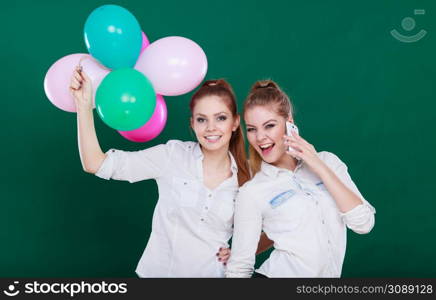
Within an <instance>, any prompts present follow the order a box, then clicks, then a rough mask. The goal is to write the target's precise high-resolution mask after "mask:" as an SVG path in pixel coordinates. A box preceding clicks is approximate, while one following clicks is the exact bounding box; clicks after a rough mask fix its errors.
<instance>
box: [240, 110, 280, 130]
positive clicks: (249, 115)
mask: <svg viewBox="0 0 436 300" xmlns="http://www.w3.org/2000/svg"><path fill="white" fill-rule="evenodd" d="M280 118H282V116H280V115H279V114H278V113H277V112H276V110H275V109H274V107H273V105H257V106H254V107H251V108H249V109H247V110H246V111H245V114H244V119H245V122H246V123H248V124H250V125H256V124H263V123H264V122H265V121H267V120H270V119H274V120H278V119H280Z"/></svg>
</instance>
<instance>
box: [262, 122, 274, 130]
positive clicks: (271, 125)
mask: <svg viewBox="0 0 436 300" xmlns="http://www.w3.org/2000/svg"><path fill="white" fill-rule="evenodd" d="M274 126H276V124H272V123H270V124H266V125H265V128H266V129H270V128H273V127H274Z"/></svg>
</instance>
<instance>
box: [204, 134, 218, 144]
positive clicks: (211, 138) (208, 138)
mask: <svg viewBox="0 0 436 300" xmlns="http://www.w3.org/2000/svg"><path fill="white" fill-rule="evenodd" d="M204 138H205V140H206V141H208V142H209V143H216V142H217V141H218V140H219V139H220V138H221V135H208V136H205V137H204Z"/></svg>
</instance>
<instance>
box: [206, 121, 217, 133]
mask: <svg viewBox="0 0 436 300" xmlns="http://www.w3.org/2000/svg"><path fill="white" fill-rule="evenodd" d="M214 129H215V122H214V121H209V122H207V124H206V131H213V130H214Z"/></svg>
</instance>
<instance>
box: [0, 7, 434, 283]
mask: <svg viewBox="0 0 436 300" xmlns="http://www.w3.org/2000/svg"><path fill="white" fill-rule="evenodd" d="M109 3H113V4H119V5H121V6H124V7H125V8H127V9H128V10H129V11H130V12H132V13H133V14H134V15H135V16H136V18H137V19H138V21H139V23H140V24H141V27H142V29H143V31H144V32H145V33H146V34H147V36H148V37H149V39H150V41H155V40H157V39H159V38H162V37H165V36H171V35H179V36H184V37H187V38H190V39H192V40H194V41H196V42H197V43H198V44H199V45H200V46H201V47H202V48H203V50H204V51H205V53H206V55H207V57H208V62H209V69H208V73H207V76H206V78H207V79H210V78H217V77H224V78H226V79H228V80H229V81H230V82H231V84H232V85H233V86H234V88H235V91H236V93H237V96H238V99H239V104H242V102H243V100H244V97H245V96H246V94H247V92H248V90H249V88H250V86H251V85H252V83H253V82H254V81H256V80H258V79H262V78H272V79H274V80H276V81H277V82H278V83H279V84H280V85H281V86H282V87H283V88H284V89H285V90H286V91H287V92H288V93H289V95H290V96H291V98H292V100H293V103H294V106H295V109H296V116H295V117H296V122H297V124H298V125H299V128H300V133H301V135H302V136H303V137H304V138H306V139H307V140H308V141H309V142H311V143H312V144H314V145H315V147H316V148H317V150H318V151H321V150H327V151H331V152H333V153H336V154H337V155H338V156H339V157H340V158H341V159H342V160H343V161H345V162H346V163H347V165H348V166H349V171H350V174H351V175H352V177H353V179H354V181H355V182H356V184H357V185H358V187H359V189H360V190H361V192H362V194H363V195H364V196H365V197H366V198H367V199H368V200H369V201H370V202H371V203H372V204H373V205H374V206H375V207H376V209H377V214H376V225H375V227H374V229H373V230H372V232H371V233H370V234H368V235H364V236H360V235H357V234H355V233H353V232H350V231H349V232H348V247H347V253H346V258H345V262H344V267H343V276H344V277H409V276H410V277H435V276H436V259H434V253H435V252H436V240H435V231H436V230H435V229H436V225H435V221H434V216H435V213H436V197H435V194H436V184H435V182H434V181H435V175H434V174H435V167H436V157H435V146H436V143H435V134H434V132H435V129H436V125H435V124H436V123H435V122H434V120H435V117H434V116H435V108H436V104H435V101H436V84H435V79H436V59H435V54H436V51H435V50H436V47H435V46H436V40H435V33H436V27H435V25H436V23H435V20H436V18H435V12H436V2H435V1H434V0H428V1H411V0H409V1H399V0H393V1H376V0H373V1H361V0H359V1H326V0H318V1H272V0H270V1H235V0H233V1H227V0H226V1H207V2H205V1H176V0H171V1H164V0H161V1H154V2H152V1H112V2H107V1H96V0H94V1H69V0H68V1H66V0H58V1H7V2H5V3H3V4H2V8H1V12H0V14H1V15H0V19H1V21H0V22H1V23H2V26H1V28H2V33H1V66H2V73H1V75H0V76H1V82H2V89H3V93H2V97H1V101H2V105H1V111H0V114H1V128H2V130H1V131H0V141H1V147H0V154H1V161H2V172H0V176H1V177H0V183H1V189H0V243H1V244H0V245H1V246H0V276H2V277H10V276H14V277H15V276H18V277H23V276H41V277H42V276H53V277H57V276H58V277H75V276H87V277H100V276H102V277H103V276H104V277H112V276H113V277H135V276H136V275H135V273H134V269H135V267H136V264H137V262H138V260H139V258H140V256H141V254H142V251H143V250H144V248H145V245H146V242H147V240H148V237H149V234H150V226H151V217H152V213H153V209H154V206H155V203H156V200H157V198H158V194H157V188H156V185H155V182H154V181H143V182H139V183H136V184H129V183H127V182H117V181H105V180H102V179H100V178H97V177H95V176H93V175H90V174H87V173H85V172H83V170H82V167H81V164H80V160H79V154H78V150H77V136H76V118H75V117H76V116H75V114H73V113H67V112H64V111H61V110H59V109H57V108H56V107H54V106H53V105H52V104H51V103H50V102H49V101H48V99H47V98H46V96H45V93H44V89H43V80H44V76H45V74H46V72H47V70H48V68H49V67H50V66H51V64H53V63H54V62H55V61H56V60H57V59H59V58H61V57H63V56H65V55H68V54H71V53H85V52H86V47H85V43H84V40H83V26H84V23H85V20H86V18H87V16H88V15H89V14H90V13H91V11H92V10H93V9H94V8H96V7H98V6H100V5H103V4H109ZM414 9H425V10H426V14H425V15H416V16H415V15H414ZM405 17H413V18H414V19H415V21H416V28H415V29H414V30H412V31H410V32H406V31H404V30H403V29H402V28H401V21H402V20H403V19H404V18H405ZM394 28H396V29H397V30H398V31H399V32H400V33H402V34H408V35H412V34H415V33H417V32H418V31H419V30H421V29H425V30H427V31H428V34H427V36H425V37H424V38H423V39H422V40H420V41H419V42H416V43H410V44H406V43H402V42H399V41H398V40H396V39H394V38H393V37H392V36H391V35H390V31H391V30H392V29H394ZM191 95H192V92H191V93H188V94H186V95H182V96H178V97H165V99H166V102H167V106H168V122H167V125H166V127H165V129H164V131H163V132H162V134H161V135H160V136H159V137H158V138H156V139H154V140H153V141H151V142H148V143H143V144H137V143H133V142H129V141H127V140H125V139H124V138H123V137H121V136H120V135H119V134H118V133H117V132H116V131H115V130H112V129H111V128H109V127H107V126H106V125H105V124H104V123H103V122H102V121H101V120H100V119H99V118H98V116H97V114H96V113H95V119H96V127H97V133H98V136H99V139H100V143H101V146H102V148H103V150H104V151H106V150H108V149H109V148H112V147H113V148H118V149H124V150H139V149H143V148H147V147H150V146H152V145H156V144H159V143H165V142H166V141H167V140H169V139H181V140H192V139H194V138H195V137H194V136H193V134H192V133H191V132H190V130H189V126H188V124H189V123H188V119H189V110H188V102H189V99H190V97H191ZM264 259H265V255H263V256H261V257H259V260H258V263H260V262H261V261H262V260H264Z"/></svg>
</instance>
